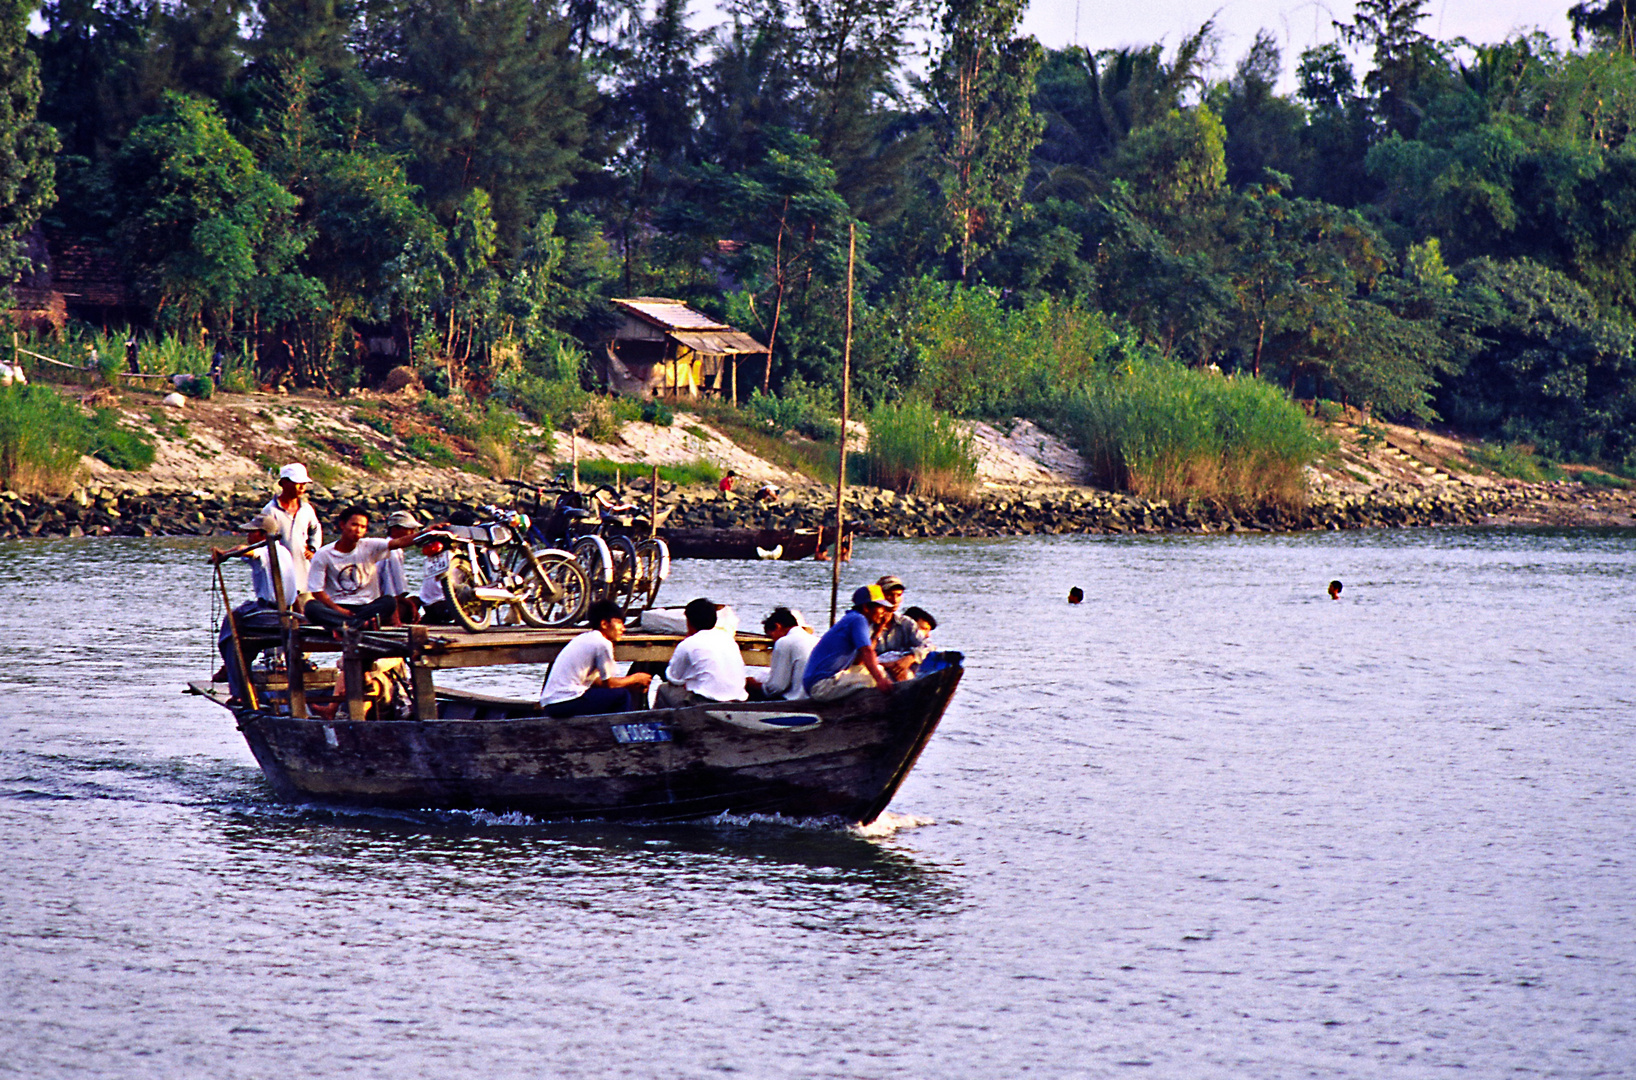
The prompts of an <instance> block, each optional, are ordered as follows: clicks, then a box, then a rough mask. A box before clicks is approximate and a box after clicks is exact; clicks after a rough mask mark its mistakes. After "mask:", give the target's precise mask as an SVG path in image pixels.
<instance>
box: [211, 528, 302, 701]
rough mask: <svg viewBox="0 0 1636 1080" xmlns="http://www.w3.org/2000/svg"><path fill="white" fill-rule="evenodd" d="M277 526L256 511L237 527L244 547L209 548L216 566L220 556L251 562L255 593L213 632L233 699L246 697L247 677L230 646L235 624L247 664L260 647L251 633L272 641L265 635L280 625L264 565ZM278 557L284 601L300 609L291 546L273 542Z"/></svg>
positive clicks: (270, 579) (275, 593)
mask: <svg viewBox="0 0 1636 1080" xmlns="http://www.w3.org/2000/svg"><path fill="white" fill-rule="evenodd" d="M277 527H278V522H277V521H276V520H275V519H274V518H273V517H272V515H270V514H259V515H257V516H256V517H254V518H251V519H250V520H249V521H247V522H245V523H244V524H242V525H240V526H239V527H238V531H240V532H242V533H244V534H245V537H244V543H245V546H244V547H242V548H238V549H236V550H234V551H223V550H222V549H221V548H211V549H210V563H211V565H212V566H215V565H218V564H220V563H221V561H222V560H223V559H230V558H232V559H243V560H244V561H245V562H247V563H249V564H250V589H251V591H252V592H253V593H254V594H255V596H254V597H253V598H252V599H250V600H246V601H245V602H244V603H242V604H240V605H238V606H237V607H235V608H234V609H233V614H232V616H231V618H224V619H222V626H221V632H220V633H218V634H217V635H216V650H217V651H218V652H220V653H221V654H222V671H223V674H225V675H226V677H227V689H228V694H229V696H230V697H231V698H232V699H233V700H234V701H239V702H243V701H246V700H248V698H249V693H248V691H247V690H246V683H247V682H248V679H249V676H248V674H247V673H246V672H244V671H243V670H241V669H240V668H239V650H238V649H235V648H234V647H233V628H234V626H235V625H236V626H237V627H238V631H239V644H240V646H241V647H242V648H243V650H244V662H245V664H246V665H248V664H252V663H254V662H255V659H256V657H257V656H258V655H260V653H261V650H262V646H261V645H259V644H254V643H252V642H251V640H250V637H251V635H252V634H253V635H254V636H255V638H256V639H257V640H271V639H269V638H268V637H267V636H266V635H268V634H276V633H277V632H278V631H279V630H280V629H281V628H282V623H281V622H280V620H279V613H278V591H277V590H276V589H275V588H274V587H273V575H272V571H271V569H270V568H269V567H268V565H267V536H268V534H269V533H272V532H274V531H275V530H276V529H277ZM273 547H274V553H275V555H276V557H277V560H278V570H279V576H280V577H281V578H282V579H283V580H282V584H283V586H284V602H285V603H287V604H290V605H291V609H292V610H294V611H297V612H299V611H300V607H299V606H297V603H296V596H297V595H299V593H300V591H301V590H300V589H298V588H297V587H296V576H295V558H294V556H292V555H291V554H290V549H289V548H288V547H286V546H285V545H284V544H283V543H280V542H276V541H275V543H274V545H273Z"/></svg>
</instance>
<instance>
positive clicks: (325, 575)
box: [307, 536, 392, 604]
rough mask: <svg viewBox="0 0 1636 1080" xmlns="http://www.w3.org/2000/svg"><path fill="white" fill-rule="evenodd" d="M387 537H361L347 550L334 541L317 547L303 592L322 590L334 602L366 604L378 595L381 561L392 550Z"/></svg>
mask: <svg viewBox="0 0 1636 1080" xmlns="http://www.w3.org/2000/svg"><path fill="white" fill-rule="evenodd" d="M391 545H392V542H391V541H390V540H381V539H378V538H372V537H368V536H366V537H364V538H363V539H362V540H359V541H358V546H357V547H355V548H353V549H352V550H351V551H338V550H336V547H335V545H334V544H327V545H325V546H324V547H321V548H319V549H318V554H316V555H314V556H313V557H312V568H311V569H310V570H308V571H307V591H308V592H315V593H316V592H324V593H328V594H329V598H330V599H331V600H334V601H335V602H336V603H337V604H367V603H369V602H370V601H371V600H377V599H379V598H380V595H381V563H382V562H383V561H384V560H385V559H386V556H387V553H388V552H390V551H391V550H392V546H391Z"/></svg>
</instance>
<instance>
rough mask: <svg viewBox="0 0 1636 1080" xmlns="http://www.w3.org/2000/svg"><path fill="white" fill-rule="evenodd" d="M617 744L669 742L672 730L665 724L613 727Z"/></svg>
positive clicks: (617, 725)
mask: <svg viewBox="0 0 1636 1080" xmlns="http://www.w3.org/2000/svg"><path fill="white" fill-rule="evenodd" d="M613 737H614V741H615V742H622V743H637V742H669V741H670V729H669V728H667V727H665V725H663V724H615V725H613Z"/></svg>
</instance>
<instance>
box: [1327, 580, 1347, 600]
mask: <svg viewBox="0 0 1636 1080" xmlns="http://www.w3.org/2000/svg"><path fill="white" fill-rule="evenodd" d="M1343 587H1344V586H1342V585H1341V583H1340V582H1338V581H1331V582H1330V583H1329V598H1330V599H1331V600H1339V599H1340V598H1341V589H1342V588H1343Z"/></svg>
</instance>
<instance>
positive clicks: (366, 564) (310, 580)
mask: <svg viewBox="0 0 1636 1080" xmlns="http://www.w3.org/2000/svg"><path fill="white" fill-rule="evenodd" d="M336 524H337V525H339V526H340V529H341V538H340V539H339V540H337V541H335V543H333V544H326V545H325V546H324V547H321V548H319V549H318V554H316V555H314V556H313V557H312V565H311V567H310V568H309V569H308V571H307V590H308V591H309V592H311V593H312V599H310V600H308V601H307V605H306V607H305V608H303V609H302V614H304V615H305V616H306V617H307V621H308V622H313V623H317V624H318V625H320V626H361V625H363V624H364V623H366V622H368V621H369V620H370V619H377V618H381V617H385V616H390V615H391V614H392V613H393V612H394V611H396V610H397V607H398V601H397V597H395V596H382V595H381V563H383V562H384V561H385V560H386V557H387V555H389V554H390V553H391V552H394V551H397V550H398V549H400V548H406V547H408V546H409V543H410V541H412V540H413V539H414V535H413V534H409V533H406V534H405V535H403V536H400V537H398V538H397V539H395V540H378V539H372V538H371V537H370V536H369V511H368V510H365V509H364V508H363V507H361V506H349V507H348V508H347V509H345V510H343V511H342V512H341V516H340V517H339V518H338V519H337V520H336Z"/></svg>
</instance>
